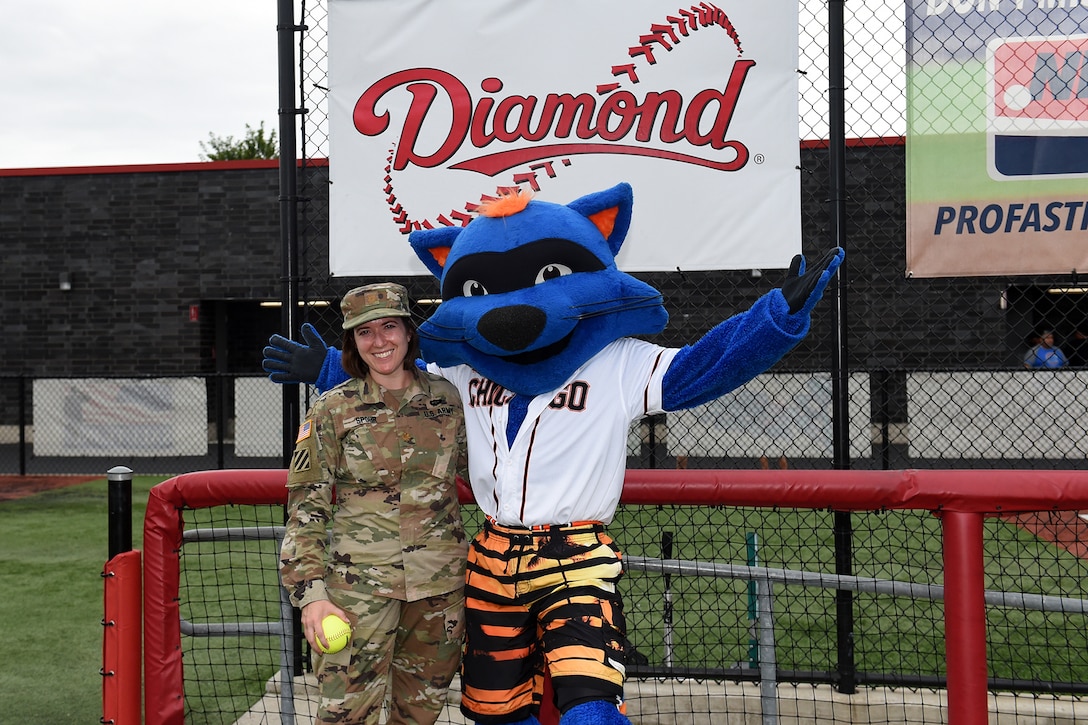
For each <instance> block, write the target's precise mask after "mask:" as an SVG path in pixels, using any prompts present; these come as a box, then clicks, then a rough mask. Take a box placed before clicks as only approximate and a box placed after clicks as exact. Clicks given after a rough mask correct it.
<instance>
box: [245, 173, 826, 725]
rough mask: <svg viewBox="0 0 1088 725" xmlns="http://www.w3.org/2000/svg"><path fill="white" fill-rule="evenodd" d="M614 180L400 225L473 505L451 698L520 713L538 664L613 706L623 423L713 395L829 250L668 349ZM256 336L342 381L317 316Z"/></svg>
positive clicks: (291, 376) (765, 364)
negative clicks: (640, 275)
mask: <svg viewBox="0 0 1088 725" xmlns="http://www.w3.org/2000/svg"><path fill="white" fill-rule="evenodd" d="M631 211H632V191H631V187H630V185H628V184H625V183H621V184H618V185H616V186H614V187H612V188H611V189H607V190H604V191H600V192H596V193H593V194H589V195H586V196H583V197H581V198H580V199H577V200H575V201H573V202H571V203H570V204H567V205H561V204H554V203H548V202H544V201H540V200H536V199H531V198H530V197H529V196H528V195H526V194H520V193H511V194H507V195H500V196H499V197H498V198H496V199H494V200H492V201H490V202H487V203H484V204H482V205H481V207H480V209H479V215H478V216H477V217H476V218H474V219H473V220H472V221H471V222H470V223H468V224H467V225H466V226H464V227H443V228H439V229H427V230H421V231H416V232H413V233H412V234H411V235H410V237H409V242H410V244H411V245H412V248H413V249H414V250H415V252H416V254H417V256H418V257H419V258H420V259H421V260H422V261H423V263H424V264H425V265H426V266H427V269H429V270H430V271H431V273H432V274H434V276H435V277H436V278H437V279H438V280H439V282H440V284H441V290H442V304H441V305H440V306H439V308H438V310H437V311H436V312H435V313H434V315H432V316H431V317H430V319H428V320H427V321H426V322H424V323H423V324H422V325H421V326H420V328H419V336H420V344H421V351H422V357H423V360H425V361H426V364H427V368H428V369H429V370H430V371H432V372H435V373H437V374H439V375H442V376H443V377H445V378H446V379H448V380H450V381H451V382H453V383H454V384H455V385H456V386H457V388H458V390H459V391H460V393H461V399H462V402H463V404H464V407H465V419H466V425H467V428H468V446H469V468H470V477H471V482H470V485H471V487H472V491H473V494H474V496H475V500H476V503H477V504H478V505H479V506H480V508H481V510H482V511H483V513H484V514H485V516H486V524H485V526H484V529H483V530H482V531H480V532H479V534H478V535H477V536H476V538H475V539H474V540H473V542H472V545H471V547H470V550H469V561H468V573H467V576H466V589H465V597H466V616H465V622H466V641H465V649H464V660H463V664H462V705H461V709H462V712H463V713H464V714H465V715H466V717H468V718H469V719H471V720H473V721H474V722H476V723H481V724H484V723H494V724H508V723H513V724H517V725H529V724H532V723H537V722H538V721H537V717H536V716H537V715H538V714H539V712H540V705H541V702H542V692H543V691H544V673H545V672H547V673H548V675H549V676H550V678H551V686H552V689H553V690H554V696H555V704H556V705H557V707H558V708H559V712H560V713H561V720H560V723H561V724H562V725H598V724H608V725H610V724H612V723H616V724H627V723H629V722H630V721H629V720H628V719H627V717H626V715H625V714H624V712H625V708H624V702H623V682H624V673H625V662H626V652H625V646H626V645H625V643H626V638H625V636H624V632H625V622H624V618H623V606H622V601H621V597H620V595H619V593H618V590H617V582H618V581H619V579H620V577H621V576H622V573H623V567H622V564H621V560H620V552H619V549H618V548H617V547H616V545H615V544H614V543H613V541H612V539H611V537H610V536H609V534H608V533H607V529H606V527H607V525H608V524H609V523H610V522H611V520H612V517H613V514H614V513H615V509H616V506H617V505H618V503H619V499H620V493H621V489H622V486H623V480H624V468H625V464H626V454H627V435H628V429H629V427H630V425H631V423H632V422H633V421H635V420H637V419H639V418H641V417H643V416H646V415H651V414H655V413H662V412H668V411H676V410H682V409H685V408H690V407H693V406H696V405H700V404H702V403H705V402H707V401H709V400H713V399H714V398H717V397H720V396H722V395H725V394H726V393H728V392H730V391H731V390H734V389H735V388H737V387H739V386H741V385H743V384H744V383H746V382H747V381H749V380H751V379H752V378H753V377H755V376H756V375H758V374H760V373H762V372H764V371H766V370H767V369H769V368H770V367H771V366H772V365H774V364H775V363H776V362H777V361H778V360H779V359H781V358H782V356H783V355H785V354H786V353H787V352H788V351H789V350H790V349H791V348H793V347H794V346H795V345H796V344H797V343H798V342H799V341H800V340H801V339H802V338H803V337H804V336H805V335H806V334H807V332H808V329H809V319H810V313H811V311H812V309H813V307H814V306H815V305H816V303H817V302H818V301H819V300H820V298H821V297H822V295H823V292H824V289H825V288H826V286H827V284H828V282H829V281H830V279H831V277H832V276H833V275H834V274H835V272H836V270H837V269H838V267H839V265H840V264H841V263H842V260H843V256H844V253H843V250H842V249H838V248H836V249H832V250H831V251H830V252H828V253H827V254H826V255H825V256H824V257H823V258H822V259H821V260H820V261H819V263H818V264H817V265H814V266H813V267H812V269H806V264H805V259H804V257H802V256H801V255H797V256H796V257H794V259H793V262H792V264H791V266H790V269H789V272H788V273H787V276H786V280H785V282H784V284H783V285H782V287H781V288H780V289H775V290H772V291H771V292H768V293H767V294H766V295H764V296H763V297H761V298H760V299H758V300H757V301H756V302H755V304H754V305H752V307H751V308H750V309H748V310H746V311H744V312H741V313H738V314H736V315H734V316H733V317H730V318H729V319H727V320H725V321H724V322H722V323H720V324H719V325H717V326H716V327H714V328H713V329H711V330H710V331H709V332H708V333H706V335H704V336H703V337H702V338H701V339H699V340H698V341H696V342H695V343H693V344H691V345H689V346H687V347H684V348H680V349H676V348H666V347H662V346H659V345H654V344H651V343H649V342H646V341H643V340H640V339H637V338H635V337H633V336H635V335H653V334H655V333H659V332H661V331H662V330H663V329H664V327H665V324H666V322H667V321H668V314H667V313H666V311H665V308H664V306H663V304H662V299H661V294H660V293H659V292H658V291H657V290H655V289H654V288H652V287H650V286H649V285H647V284H645V283H643V282H641V281H639V280H637V279H635V278H634V277H632V276H630V275H628V274H625V273H623V272H621V271H620V270H619V269H617V267H616V261H615V258H616V255H617V254H618V252H619V250H620V246H621V245H622V244H623V241H624V238H625V236H626V234H627V230H628V227H629V225H630V222H631ZM302 332H303V337H304V340H305V343H298V342H294V341H291V340H288V339H286V338H283V337H281V336H279V335H276V336H273V337H272V339H271V340H270V345H269V347H266V348H265V350H264V354H265V362H264V368H265V370H267V371H268V372H269V373H270V377H271V379H272V380H274V381H276V382H281V383H288V382H306V383H311V384H315V385H316V386H317V387H318V388H319V389H321V390H326V389H328V388H330V387H333V386H334V385H337V384H339V383H340V382H343V381H344V380H346V379H347V373H345V372H344V371H343V370H342V368H341V367H340V354H339V351H338V350H336V349H335V348H329V347H326V345H325V343H324V342H323V341H322V340H321V338H320V336H319V335H318V334H317V332H316V330H314V329H313V328H312V327H310V326H308V325H306V326H304V327H303V330H302Z"/></svg>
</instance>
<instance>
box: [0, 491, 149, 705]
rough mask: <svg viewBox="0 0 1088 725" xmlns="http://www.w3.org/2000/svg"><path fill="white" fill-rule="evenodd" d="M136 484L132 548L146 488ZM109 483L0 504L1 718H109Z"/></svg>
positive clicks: (137, 537)
mask: <svg viewBox="0 0 1088 725" xmlns="http://www.w3.org/2000/svg"><path fill="white" fill-rule="evenodd" d="M161 480H162V479H161V478H152V477H137V478H136V479H135V480H134V481H133V486H132V503H133V513H132V520H133V524H132V529H133V532H132V533H133V546H134V548H139V546H140V541H141V539H140V535H141V533H142V526H143V512H144V507H145V504H146V501H147V492H148V490H150V488H151V487H152V486H153V485H154V484H156V483H158V482H159V481H161ZM108 521H109V493H108V484H107V482H106V480H105V479H102V480H97V481H91V482H89V483H84V484H78V485H75V486H71V487H68V488H60V489H55V490H52V491H46V492H44V493H39V494H36V495H33V496H28V497H26V498H21V499H15V500H12V501H2V502H0V590H2V591H3V592H4V595H3V596H0V622H3V628H2V630H3V635H2V636H0V720H2V721H3V722H11V723H30V722H43V723H45V722H48V723H51V724H54V725H65V724H67V723H72V724H73V725H77V724H78V725H86V724H87V723H97V722H98V721H99V719H100V718H101V717H102V676H101V675H100V674H99V670H100V668H101V667H102V614H103V586H102V576H101V574H102V569H103V567H104V566H105V563H106V559H107V556H108V553H109V528H108Z"/></svg>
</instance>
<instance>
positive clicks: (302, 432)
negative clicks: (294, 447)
mask: <svg viewBox="0 0 1088 725" xmlns="http://www.w3.org/2000/svg"><path fill="white" fill-rule="evenodd" d="M312 429H313V421H312V420H311V419H309V418H307V419H306V422H305V423H303V424H302V425H300V426H299V427H298V438H296V439H295V443H298V442H299V441H304V440H306V439H307V438H309V437H310V431H311V430H312Z"/></svg>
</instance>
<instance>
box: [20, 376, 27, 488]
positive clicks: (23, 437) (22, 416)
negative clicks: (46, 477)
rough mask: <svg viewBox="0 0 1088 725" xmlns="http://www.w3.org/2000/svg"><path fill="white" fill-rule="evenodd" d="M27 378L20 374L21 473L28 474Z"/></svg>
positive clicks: (21, 474) (22, 474)
mask: <svg viewBox="0 0 1088 725" xmlns="http://www.w3.org/2000/svg"><path fill="white" fill-rule="evenodd" d="M26 425H27V423H26V378H24V377H23V376H22V375H20V376H19V475H20V476H25V475H26Z"/></svg>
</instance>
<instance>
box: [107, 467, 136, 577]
mask: <svg viewBox="0 0 1088 725" xmlns="http://www.w3.org/2000/svg"><path fill="white" fill-rule="evenodd" d="M106 479H107V480H108V481H109V511H110V514H109V527H110V551H109V553H110V557H109V558H110V559H112V558H113V557H115V556H117V555H118V554H122V553H124V552H126V551H132V469H131V468H128V467H127V466H114V467H113V468H111V469H110V470H109V471H107V472H106Z"/></svg>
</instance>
